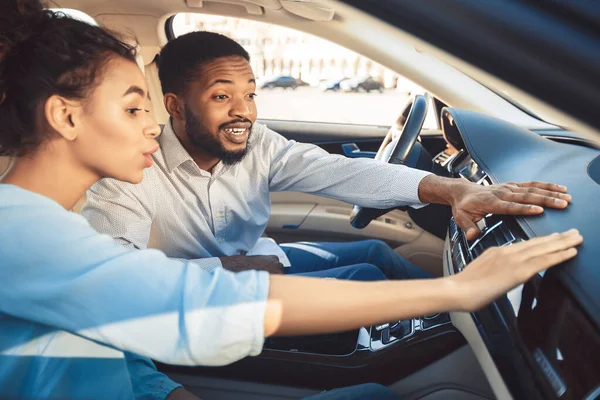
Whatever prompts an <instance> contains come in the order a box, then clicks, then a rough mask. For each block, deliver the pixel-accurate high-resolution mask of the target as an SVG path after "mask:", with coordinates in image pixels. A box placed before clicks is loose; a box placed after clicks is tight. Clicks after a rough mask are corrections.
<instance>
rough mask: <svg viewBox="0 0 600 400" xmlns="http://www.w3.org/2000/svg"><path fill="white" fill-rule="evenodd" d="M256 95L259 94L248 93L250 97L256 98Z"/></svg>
mask: <svg viewBox="0 0 600 400" xmlns="http://www.w3.org/2000/svg"><path fill="white" fill-rule="evenodd" d="M256 96H258V95H257V94H256V93H250V94H249V95H248V97H250V98H251V99H254V98H256Z"/></svg>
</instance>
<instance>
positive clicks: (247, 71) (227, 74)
mask: <svg viewBox="0 0 600 400" xmlns="http://www.w3.org/2000/svg"><path fill="white" fill-rule="evenodd" d="M199 72H200V80H201V81H202V82H203V84H205V85H210V84H211V83H212V81H214V80H216V79H221V78H223V79H228V80H233V79H232V78H238V79H244V80H248V79H251V78H254V73H253V72H252V67H250V63H249V62H248V61H247V60H246V59H245V58H243V57H221V58H217V59H215V60H212V61H209V62H207V63H206V64H204V65H203V66H202V68H201V70H200V71H199Z"/></svg>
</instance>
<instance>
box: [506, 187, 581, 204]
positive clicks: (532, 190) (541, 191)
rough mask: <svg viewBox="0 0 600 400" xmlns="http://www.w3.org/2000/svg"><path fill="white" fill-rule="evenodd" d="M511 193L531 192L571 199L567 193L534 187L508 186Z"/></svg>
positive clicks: (566, 199)
mask: <svg viewBox="0 0 600 400" xmlns="http://www.w3.org/2000/svg"><path fill="white" fill-rule="evenodd" d="M509 188H510V190H511V191H512V192H513V193H533V194H537V195H540V196H546V197H553V198H556V199H560V200H564V201H571V199H572V196H571V195H570V194H567V193H560V192H553V191H551V190H544V189H538V188H534V187H529V188H522V187H518V186H509Z"/></svg>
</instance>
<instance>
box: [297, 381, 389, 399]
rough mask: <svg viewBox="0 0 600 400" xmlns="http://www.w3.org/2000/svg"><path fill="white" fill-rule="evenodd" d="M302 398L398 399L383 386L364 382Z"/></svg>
mask: <svg viewBox="0 0 600 400" xmlns="http://www.w3.org/2000/svg"><path fill="white" fill-rule="evenodd" d="M304 400H400V398H399V397H398V396H397V395H396V394H395V393H394V392H392V391H391V390H390V389H388V388H386V387H385V386H381V385H378V384H376V383H365V384H363V385H356V386H348V387H345V388H341V389H335V390H332V391H328V392H324V393H319V394H317V395H314V396H310V397H306V398H305V399H304Z"/></svg>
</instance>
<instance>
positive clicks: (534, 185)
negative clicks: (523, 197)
mask: <svg viewBox="0 0 600 400" xmlns="http://www.w3.org/2000/svg"><path fill="white" fill-rule="evenodd" d="M507 185H513V186H518V187H521V188H538V189H544V190H550V191H553V192H561V193H566V192H567V187H566V186H562V185H557V184H556V183H548V182H537V181H534V182H507Z"/></svg>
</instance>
